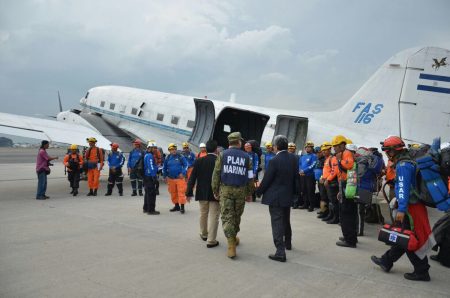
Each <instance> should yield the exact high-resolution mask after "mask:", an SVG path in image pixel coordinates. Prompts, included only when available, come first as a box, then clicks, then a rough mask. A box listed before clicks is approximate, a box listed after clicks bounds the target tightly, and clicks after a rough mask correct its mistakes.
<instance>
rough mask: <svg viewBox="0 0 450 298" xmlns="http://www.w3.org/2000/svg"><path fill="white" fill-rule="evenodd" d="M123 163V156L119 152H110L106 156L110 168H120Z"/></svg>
mask: <svg viewBox="0 0 450 298" xmlns="http://www.w3.org/2000/svg"><path fill="white" fill-rule="evenodd" d="M124 163H125V156H123V154H122V152H119V151H116V152H114V151H111V152H110V153H109V154H108V166H109V167H110V168H116V169H118V168H121V167H122V166H123V164H124Z"/></svg>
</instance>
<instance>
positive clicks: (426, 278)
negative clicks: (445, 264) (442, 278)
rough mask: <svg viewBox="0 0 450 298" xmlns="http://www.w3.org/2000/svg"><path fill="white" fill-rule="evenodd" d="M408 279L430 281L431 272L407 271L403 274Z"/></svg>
mask: <svg viewBox="0 0 450 298" xmlns="http://www.w3.org/2000/svg"><path fill="white" fill-rule="evenodd" d="M403 276H404V277H405V278H406V279H409V280H414V281H419V280H420V281H430V279H431V278H430V274H429V273H428V272H424V273H416V272H413V273H405V274H404V275H403Z"/></svg>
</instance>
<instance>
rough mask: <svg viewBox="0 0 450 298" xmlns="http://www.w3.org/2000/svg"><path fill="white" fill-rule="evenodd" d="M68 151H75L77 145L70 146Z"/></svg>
mask: <svg viewBox="0 0 450 298" xmlns="http://www.w3.org/2000/svg"><path fill="white" fill-rule="evenodd" d="M69 149H70V150H77V149H78V145H76V144H72V145H70V147H69Z"/></svg>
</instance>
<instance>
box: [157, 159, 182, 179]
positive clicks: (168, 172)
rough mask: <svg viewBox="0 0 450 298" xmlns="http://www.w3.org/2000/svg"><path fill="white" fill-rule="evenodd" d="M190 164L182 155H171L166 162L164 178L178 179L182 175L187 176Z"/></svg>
mask: <svg viewBox="0 0 450 298" xmlns="http://www.w3.org/2000/svg"><path fill="white" fill-rule="evenodd" d="M187 168H188V163H187V161H186V158H184V157H183V156H182V155H181V154H176V155H173V154H169V155H168V156H167V158H166V160H165V161H164V166H163V176H164V178H167V177H169V178H172V179H177V178H178V176H179V175H180V174H183V176H186V173H187Z"/></svg>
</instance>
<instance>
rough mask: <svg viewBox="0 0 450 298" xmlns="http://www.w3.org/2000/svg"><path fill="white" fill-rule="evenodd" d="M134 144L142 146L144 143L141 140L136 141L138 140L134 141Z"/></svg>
mask: <svg viewBox="0 0 450 298" xmlns="http://www.w3.org/2000/svg"><path fill="white" fill-rule="evenodd" d="M133 144H139V145H141V144H142V141H141V140H139V139H136V140H134V141H133Z"/></svg>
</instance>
